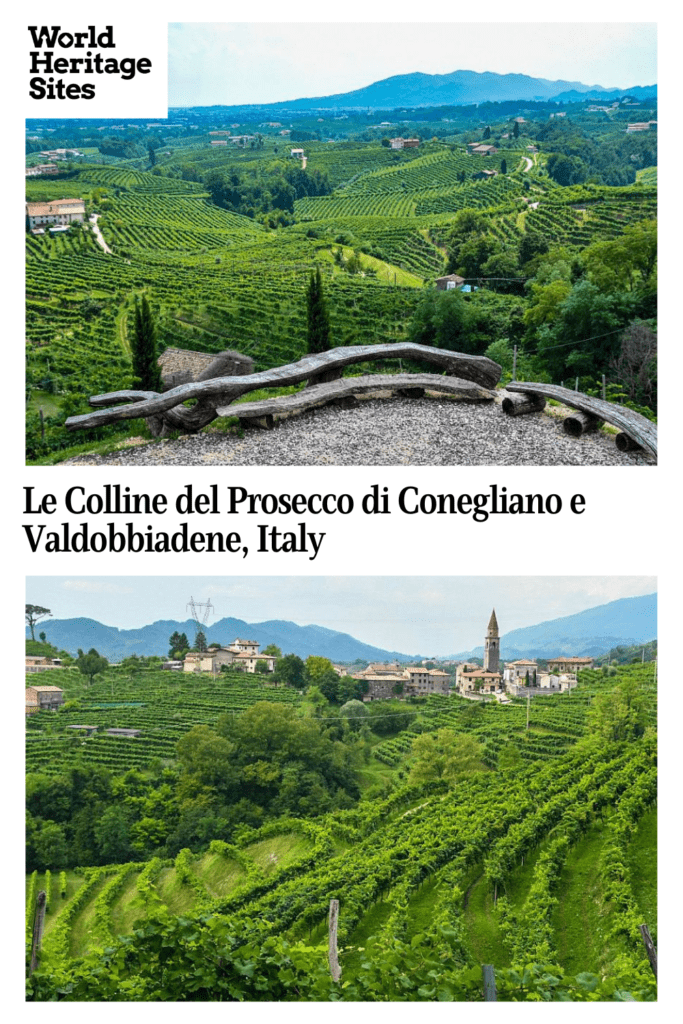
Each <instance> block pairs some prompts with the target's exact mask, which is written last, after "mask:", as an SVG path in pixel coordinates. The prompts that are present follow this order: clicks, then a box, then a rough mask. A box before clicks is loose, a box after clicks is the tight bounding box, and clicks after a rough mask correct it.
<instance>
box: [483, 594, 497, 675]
mask: <svg viewBox="0 0 683 1024" xmlns="http://www.w3.org/2000/svg"><path fill="white" fill-rule="evenodd" d="M484 672H500V634H499V632H498V621H497V619H496V609H495V608H494V609H493V611H492V612H491V618H490V619H489V625H488V629H487V630H486V639H485V640H484Z"/></svg>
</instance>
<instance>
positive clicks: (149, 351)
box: [131, 295, 163, 391]
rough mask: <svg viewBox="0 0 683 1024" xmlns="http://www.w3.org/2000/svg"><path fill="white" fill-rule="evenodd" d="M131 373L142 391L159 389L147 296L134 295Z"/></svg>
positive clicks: (151, 319)
mask: <svg viewBox="0 0 683 1024" xmlns="http://www.w3.org/2000/svg"><path fill="white" fill-rule="evenodd" d="M131 352H132V356H133V375H134V376H135V377H136V378H137V379H138V381H139V384H140V388H141V390H143V391H161V389H162V386H163V385H162V381H161V370H160V368H159V363H158V361H157V360H158V353H157V338H156V328H155V326H154V319H153V317H152V311H151V310H150V308H149V302H148V301H147V296H146V295H143V296H142V299H141V300H139V299H138V297H137V295H136V296H135V314H134V323H133V332H132V337H131Z"/></svg>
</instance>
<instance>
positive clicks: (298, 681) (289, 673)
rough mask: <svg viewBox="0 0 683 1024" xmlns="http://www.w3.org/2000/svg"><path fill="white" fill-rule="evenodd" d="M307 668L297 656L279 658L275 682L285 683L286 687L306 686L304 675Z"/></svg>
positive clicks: (287, 655)
mask: <svg viewBox="0 0 683 1024" xmlns="http://www.w3.org/2000/svg"><path fill="white" fill-rule="evenodd" d="M305 671H306V666H305V665H304V663H303V661H302V660H301V658H300V657H299V656H298V655H296V654H285V656H284V658H278V660H277V661H276V662H275V671H274V672H273V680H274V681H275V682H276V683H284V684H285V686H295V687H297V688H298V687H301V686H303V685H304V674H305Z"/></svg>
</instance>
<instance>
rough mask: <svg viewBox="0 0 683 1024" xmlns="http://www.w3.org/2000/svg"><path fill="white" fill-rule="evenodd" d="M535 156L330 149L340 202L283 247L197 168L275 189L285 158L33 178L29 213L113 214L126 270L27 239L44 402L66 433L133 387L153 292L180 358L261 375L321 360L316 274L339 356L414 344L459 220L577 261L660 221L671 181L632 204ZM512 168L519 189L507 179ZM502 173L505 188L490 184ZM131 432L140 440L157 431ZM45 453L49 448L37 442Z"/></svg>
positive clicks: (289, 234) (442, 149)
mask: <svg viewBox="0 0 683 1024" xmlns="http://www.w3.org/2000/svg"><path fill="white" fill-rule="evenodd" d="M525 153H526V151H525V150H524V149H521V148H520V149H506V150H503V151H501V153H500V154H498V155H497V156H495V157H486V158H482V157H478V156H473V155H470V154H468V153H467V152H465V149H464V147H463V146H462V145H461V144H459V145H445V144H444V143H429V144H427V145H426V146H425V148H424V151H423V150H406V151H403V152H400V153H399V152H394V151H391V150H388V149H387V148H385V147H382V146H378V145H374V144H373V145H370V144H368V145H363V144H360V143H350V142H338V143H331V142H328V143H321V142H312V143H311V144H310V146H308V147H307V160H308V164H307V172H309V173H310V172H319V173H320V174H323V175H328V180H329V184H330V185H331V186H332V193H331V194H330V195H316V196H310V195H309V196H308V197H304V198H298V199H296V201H295V202H294V212H293V221H294V222H293V223H289V224H287V226H280V227H278V228H277V230H271V229H269V228H268V227H266V226H264V225H263V224H261V223H259V222H258V220H257V219H253V218H251V217H248V216H243V215H241V214H237V213H233V212H230V211H229V210H227V209H222V208H219V207H218V206H216V205H213V204H212V202H211V201H210V194H209V191H207V188H206V187H205V186H204V185H202V184H201V183H199V182H197V181H189V180H183V177H182V171H183V169H184V168H185V167H186V165H187V162H188V161H189V162H190V166H191V167H192V168H193V173H199V172H201V173H203V174H207V173H208V172H210V171H211V170H214V169H215V170H219V171H221V172H229V171H235V170H237V171H239V173H244V174H248V175H249V174H250V175H253V176H255V177H256V180H259V175H261V174H262V173H264V174H265V173H266V172H267V171H268V168H271V165H273V166H276V165H277V163H276V162H277V160H278V159H281V156H282V154H280V153H279V152H278V154H275V152H274V150H272V149H268V150H264V151H251V152H250V151H240V150H228V149H226V150H222V151H221V152H220V153H219V152H216V151H215V150H212V149H210V147H208V148H207V146H206V145H205V144H202V145H195V146H194V148H193V147H192V146H187V145H183V146H179V147H178V149H177V151H176V152H175V153H174V155H173V157H172V158H171V159H170V160H169V161H167V163H166V165H165V167H164V173H163V174H152V173H149V172H147V171H142V170H138V169H135V168H133V167H130V166H127V165H126V163H125V162H122V163H121V164H120V165H112V164H111V163H110V164H91V165H88V164H82V165H79V166H78V168H77V169H75V170H73V171H72V172H70V174H71V176H70V177H69V178H68V180H64V179H61V178H60V179H59V180H56V181H46V180H34V179H28V180H27V184H26V191H27V199H29V200H49V199H51V198H59V197H67V196H74V195H76V196H81V197H82V198H84V199H85V201H86V205H87V209H88V213H90V212H92V211H99V213H100V220H99V226H100V228H101V231H102V233H103V237H104V239H105V241H106V243H107V245H108V246H109V247H110V248H111V250H112V253H113V255H108V254H105V253H104V252H103V251H102V250H101V248H100V247H99V245H98V243H97V241H96V239H95V237H94V235H93V234H92V233H91V232H90V231H89V230H87V229H86V230H85V231H83V232H79V233H77V234H72V233H71V232H69V233H67V234H62V235H57V236H51V235H50V234H49V233H48V234H47V235H44V236H39V237H35V236H32V235H30V234H27V244H26V292H27V305H26V309H27V316H26V320H27V323H26V337H27V342H28V343H27V383H28V388H29V389H30V390H31V389H35V390H36V391H42V392H44V391H48V392H50V393H52V394H54V395H55V396H56V397H55V401H56V402H57V403H58V404H61V405H62V406H63V408H64V410H65V412H64V415H63V416H62V417H61V420H63V418H64V416H65V415H66V410H68V411H73V409H74V408H75V407H76V406H77V405H78V403H81V405H80V407H81V408H83V402H84V400H85V399H87V397H89V396H90V395H92V394H95V393H101V392H105V391H113V390H118V389H120V388H123V387H127V386H128V385H129V382H130V377H131V363H130V343H129V339H128V325H129V322H130V318H131V311H132V308H133V299H134V297H135V295H139V294H140V293H141V292H142V291H145V292H146V294H147V295H148V298H149V300H150V303H151V307H152V310H153V313H154V315H155V317H156V319H157V323H158V335H159V341H160V343H161V345H162V346H166V345H171V346H178V347H182V348H190V349H197V350H201V351H208V352H215V351H220V350H222V349H226V348H234V349H237V350H239V351H241V352H243V353H245V354H248V355H250V356H251V357H252V358H253V359H254V360H255V364H256V369H257V370H261V369H267V368H270V367H272V366H274V365H277V364H279V363H283V362H289V361H293V360H296V359H298V358H300V357H301V356H302V355H303V354H304V352H305V348H306V307H305V289H306V286H307V283H308V279H309V276H310V273H311V270H312V269H313V268H314V267H315V266H316V265H319V266H320V267H321V269H322V271H323V274H324V276H325V286H326V295H327V299H328V304H329V307H330V315H331V324H332V341H333V343H334V344H336V345H350V344H372V343H373V342H386V341H392V340H401V339H403V338H404V337H405V335H406V329H407V326H408V324H409V322H410V319H411V317H412V316H413V313H414V311H415V309H416V307H417V305H418V303H419V301H420V298H421V296H422V294H423V290H422V289H423V285H425V284H430V283H432V282H433V281H434V279H435V278H436V277H437V276H439V275H441V274H442V273H443V272H444V267H445V263H446V249H445V246H444V239H445V238H446V236H447V235H448V230H449V225H450V222H451V221H452V219H453V217H454V216H455V214H456V213H457V212H458V211H461V210H463V209H468V208H473V209H476V210H478V211H479V212H480V213H481V214H482V215H483V216H484V217H485V219H486V222H487V224H488V231H489V234H490V235H491V236H492V237H493V238H495V239H497V240H498V241H499V242H502V243H503V245H504V246H505V247H509V248H510V249H512V250H514V249H515V248H516V247H517V246H518V245H519V243H520V242H521V241H522V239H523V238H524V235H525V234H526V233H527V232H529V231H534V232H537V233H540V234H541V235H542V236H544V237H546V238H547V239H548V240H549V241H550V242H551V243H553V244H555V245H562V246H569V247H571V248H572V249H573V250H574V251H576V252H579V251H580V250H581V249H582V248H584V247H585V246H587V245H589V244H590V243H591V242H593V241H595V240H598V239H603V240H604V239H612V238H615V237H618V236H619V235H620V234H621V233H622V232H623V231H624V230H625V229H626V228H627V227H628V226H629V225H631V224H633V223H634V222H636V221H637V220H642V219H643V218H652V217H654V216H656V175H654V176H653V175H645V174H642V175H641V176H640V179H639V181H638V182H637V183H636V184H635V185H632V186H628V187H624V188H609V187H605V186H598V185H589V184H587V185H582V186H573V187H571V188H561V187H559V186H558V185H556V184H555V183H554V182H553V181H552V179H551V178H550V177H549V176H548V175H547V173H546V171H545V169H544V165H543V161H542V160H541V159H539V160H538V161H537V162H536V163H535V164H534V165H533V167H531V168H530V169H529V170H528V171H527V170H526V165H527V161H528V159H529V158H528V157H526V156H525ZM503 154H504V159H505V161H506V165H507V173H500V165H501V160H502V159H503ZM274 161H275V164H274ZM486 169H488V170H495V171H498V172H499V173H497V174H496V175H495V176H492V177H490V178H487V179H485V180H477V179H478V176H479V172H480V171H483V170H486ZM155 170H157V171H158V170H159V168H158V167H157V168H155ZM176 172H177V173H176ZM340 246H343V247H344V249H345V252H347V253H348V254H351V253H353V252H355V253H356V254H357V255H358V257H359V260H360V264H359V268H358V266H357V267H356V269H360V273H354V274H351V273H347V272H346V271H345V270H344V268H343V265H342V264H341V263H340V261H339V260H335V255H334V254H335V252H337V251H338V250H339V247H340ZM376 260H379V261H380V263H379V264H377V263H376V262H375V261H376ZM492 340H495V339H492ZM484 347H485V346H484ZM59 422H60V420H59V418H57V422H56V423H55V425H54V427H53V426H52V423H51V422H50V423H49V424H48V426H49V431H48V432H49V435H50V437H52V438H53V441H52V442H51V443H52V444H53V446H54V447H55V448H57V449H58V448H59V447H60V446H61V447H64V446H65V445H66V444H67V443H68V435H67V432H66V431H63V430H61V429H60V427H59ZM112 429H113V428H112ZM115 429H116V430H117V431H119V432H121V431H122V430H124V429H133V430H135V431H136V432H139V425H138V424H136V425H135V426H134V427H130V428H122V427H121V428H119V427H117V428H115ZM73 440H76V441H77V440H78V438H75V439H73ZM83 440H85V437H84V438H83ZM31 444H32V445H33V447H36V448H38V447H40V444H39V443H38V441H37V440H36V439H35V437H33V438H32V440H31ZM43 447H44V444H43Z"/></svg>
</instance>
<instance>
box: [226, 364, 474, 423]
mask: <svg viewBox="0 0 683 1024" xmlns="http://www.w3.org/2000/svg"><path fill="white" fill-rule="evenodd" d="M375 391H391V392H392V393H393V394H399V395H402V396H403V397H407V398H422V396H423V395H424V393H425V391H439V392H441V393H443V394H446V395H454V396H456V397H457V398H458V399H460V401H463V402H492V401H493V399H494V392H493V391H490V390H489V389H488V388H483V387H481V385H479V384H475V383H474V382H473V381H469V380H462V379H461V378H460V377H442V376H440V375H439V374H436V373H392V374H380V373H377V374H366V375H365V376H363V377H344V378H343V379H342V380H336V381H331V382H329V383H324V384H314V385H313V386H307V387H306V388H305V389H304V390H303V391H298V392H297V393H296V394H295V395H280V396H277V397H275V398H264V399H262V400H261V401H260V402H240V403H238V404H236V405H226V406H218V408H217V410H216V411H217V413H218V415H219V416H237V417H238V418H239V419H240V420H241V421H242V422H243V423H249V424H253V425H255V426H262V427H272V425H273V417H274V416H287V415H291V414H292V413H301V412H306V411H307V410H308V409H317V408H320V407H321V406H324V405H330V404H331V403H339V404H340V405H345V404H347V403H348V404H355V399H356V397H357V396H358V395H368V394H372V393H373V392H375Z"/></svg>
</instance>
